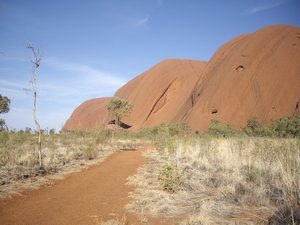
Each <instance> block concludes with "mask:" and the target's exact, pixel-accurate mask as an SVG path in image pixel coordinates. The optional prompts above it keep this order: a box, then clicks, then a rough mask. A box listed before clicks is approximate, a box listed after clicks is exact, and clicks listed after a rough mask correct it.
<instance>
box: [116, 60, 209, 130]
mask: <svg viewBox="0 0 300 225" xmlns="http://www.w3.org/2000/svg"><path fill="white" fill-rule="evenodd" d="M205 65H206V63H205V62H202V61H194V60H176V59H172V60H166V61H163V62H161V63H159V64H157V65H156V66H154V67H152V68H151V69H150V70H148V71H146V72H144V73H143V74H141V75H139V76H137V77H135V78H134V79H132V80H131V81H129V82H128V83H127V84H125V85H124V86H123V87H121V88H120V89H119V90H118V91H117V92H116V94H115V96H118V97H121V98H124V99H127V100H128V101H129V102H130V103H132V104H133V106H134V107H133V109H132V112H131V113H130V114H129V116H127V117H125V118H124V119H123V122H124V123H126V124H127V125H130V126H132V128H131V129H133V130H138V129H140V128H144V127H151V126H154V125H158V124H160V123H162V122H164V121H168V122H180V120H178V119H177V118H180V117H183V115H184V113H186V110H188V109H189V107H191V105H190V106H188V107H186V108H185V110H182V111H179V109H180V108H181V106H182V105H183V104H184V103H185V102H187V101H188V99H189V98H190V97H191V94H192V91H193V89H194V86H195V84H196V83H197V81H198V80H199V78H200V76H201V73H202V71H203V69H204V68H205Z"/></svg>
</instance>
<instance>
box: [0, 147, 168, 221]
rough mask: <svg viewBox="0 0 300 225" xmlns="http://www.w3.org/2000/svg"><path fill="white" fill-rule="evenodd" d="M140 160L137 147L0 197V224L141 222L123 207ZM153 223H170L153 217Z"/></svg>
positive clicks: (140, 154)
mask: <svg viewBox="0 0 300 225" xmlns="http://www.w3.org/2000/svg"><path fill="white" fill-rule="evenodd" d="M143 163H145V159H144V158H143V156H142V151H140V150H138V151H123V152H117V153H115V154H113V155H111V156H109V157H108V158H107V159H106V160H105V161H104V162H102V163H100V164H98V165H94V166H91V167H89V168H88V169H86V170H84V171H81V172H76V173H73V174H69V175H67V176H66V177H65V179H63V180H55V181H54V182H53V184H52V185H51V186H46V187H42V188H40V189H38V190H26V191H24V192H23V193H22V195H21V196H15V197H13V198H11V199H5V200H1V201H0V224H3V225H41V224H43V225H90V224H91V225H95V224H101V221H107V220H109V219H117V218H118V219H123V218H124V216H125V218H126V221H127V222H128V224H130V225H131V224H141V219H140V218H138V216H136V215H132V214H129V213H126V211H125V209H124V206H125V205H126V203H128V202H129V201H130V199H129V197H128V195H129V192H131V191H133V190H132V188H131V187H129V186H128V185H126V181H127V177H129V176H131V175H133V174H135V173H136V170H137V168H138V167H139V166H141V165H142V164H143ZM149 222H151V221H149ZM153 222H154V223H153ZM152 223H153V224H160V223H161V224H168V223H169V222H168V221H161V220H160V221H158V220H156V219H154V220H153V221H152ZM152 223H151V224H152Z"/></svg>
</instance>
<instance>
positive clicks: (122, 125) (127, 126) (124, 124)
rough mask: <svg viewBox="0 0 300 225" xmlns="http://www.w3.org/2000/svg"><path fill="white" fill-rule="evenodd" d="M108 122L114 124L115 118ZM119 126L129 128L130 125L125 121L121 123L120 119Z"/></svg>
mask: <svg viewBox="0 0 300 225" xmlns="http://www.w3.org/2000/svg"><path fill="white" fill-rule="evenodd" d="M108 124H114V125H116V120H111V121H110V122H109V123H108ZM120 127H121V128H123V129H129V128H130V127H132V126H130V125H128V124H126V123H123V122H122V121H121V122H120Z"/></svg>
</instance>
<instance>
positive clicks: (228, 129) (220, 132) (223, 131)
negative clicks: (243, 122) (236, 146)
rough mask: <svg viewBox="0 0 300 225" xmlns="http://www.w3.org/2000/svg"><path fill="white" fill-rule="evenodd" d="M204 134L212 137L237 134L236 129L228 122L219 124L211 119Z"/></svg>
mask: <svg viewBox="0 0 300 225" xmlns="http://www.w3.org/2000/svg"><path fill="white" fill-rule="evenodd" d="M205 135H209V136H214V137H234V136H237V135H238V131H237V130H235V129H234V128H233V127H232V126H231V125H229V124H221V123H220V122H219V121H217V120H212V121H211V124H210V125H209V127H208V129H207V131H206V132H205Z"/></svg>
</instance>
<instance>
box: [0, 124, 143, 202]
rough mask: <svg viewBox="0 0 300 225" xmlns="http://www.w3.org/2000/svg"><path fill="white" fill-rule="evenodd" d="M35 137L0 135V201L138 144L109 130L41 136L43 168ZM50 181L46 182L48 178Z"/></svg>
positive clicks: (138, 144) (1, 133)
mask: <svg viewBox="0 0 300 225" xmlns="http://www.w3.org/2000/svg"><path fill="white" fill-rule="evenodd" d="M37 139H38V135H37V134H31V133H24V132H20V131H19V132H4V131H2V132H0V198H5V197H8V196H11V195H13V194H16V193H18V192H19V191H21V190H23V189H24V188H25V189H26V188H35V187H39V186H41V185H45V184H47V183H49V182H51V179H52V178H55V179H60V178H63V176H64V175H65V174H67V173H71V172H74V171H78V170H81V169H82V168H85V167H87V166H89V165H92V164H96V163H99V162H100V161H103V160H104V159H105V158H106V157H107V156H109V155H110V154H112V153H114V152H116V151H119V150H122V149H130V148H138V147H139V146H140V145H141V143H140V142H138V141H137V140H135V139H133V138H132V139H131V140H128V138H127V136H126V134H123V133H118V134H113V133H112V131H110V130H103V131H95V132H89V133H85V132H66V133H61V134H48V135H43V138H42V158H43V166H42V167H40V166H39V163H38V145H37ZM49 178H50V179H49Z"/></svg>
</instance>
